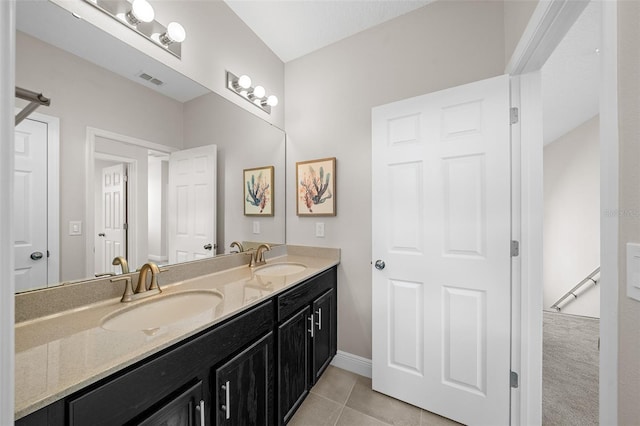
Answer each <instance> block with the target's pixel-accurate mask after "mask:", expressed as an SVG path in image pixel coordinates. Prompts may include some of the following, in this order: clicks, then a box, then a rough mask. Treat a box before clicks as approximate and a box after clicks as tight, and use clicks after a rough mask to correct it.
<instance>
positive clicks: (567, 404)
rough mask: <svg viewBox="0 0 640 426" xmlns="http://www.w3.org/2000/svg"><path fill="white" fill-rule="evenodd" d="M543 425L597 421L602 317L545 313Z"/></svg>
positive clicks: (585, 424) (583, 425)
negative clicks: (599, 342)
mask: <svg viewBox="0 0 640 426" xmlns="http://www.w3.org/2000/svg"><path fill="white" fill-rule="evenodd" d="M543 318H544V326H543V355H542V424H543V425H545V426H556V425H557V426H572V425H576V426H588V425H597V424H598V371H599V369H598V363H599V353H598V337H599V333H600V332H599V328H600V320H599V319H597V318H586V317H579V316H573V315H566V314H561V313H554V312H544V314H543Z"/></svg>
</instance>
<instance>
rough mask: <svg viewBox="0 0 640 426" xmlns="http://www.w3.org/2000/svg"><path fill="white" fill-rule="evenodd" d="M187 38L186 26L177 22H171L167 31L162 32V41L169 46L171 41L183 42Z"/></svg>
mask: <svg viewBox="0 0 640 426" xmlns="http://www.w3.org/2000/svg"><path fill="white" fill-rule="evenodd" d="M185 38H187V33H186V31H185V30H184V27H183V26H182V25H180V24H179V23H177V22H169V25H167V31H165V32H164V33H162V34H160V43H162V44H164V45H165V46H168V45H170V44H171V43H182V42H183V41H184V39H185Z"/></svg>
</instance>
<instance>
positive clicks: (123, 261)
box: [111, 256, 129, 274]
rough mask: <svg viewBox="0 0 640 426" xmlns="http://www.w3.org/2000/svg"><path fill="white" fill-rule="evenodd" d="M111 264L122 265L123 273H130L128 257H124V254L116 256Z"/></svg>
mask: <svg viewBox="0 0 640 426" xmlns="http://www.w3.org/2000/svg"><path fill="white" fill-rule="evenodd" d="M111 264H112V265H113V266H117V265H120V266H121V267H122V273H123V274H128V273H129V264H128V263H127V259H125V258H124V257H122V256H118V257H115V258H114V259H113V262H111Z"/></svg>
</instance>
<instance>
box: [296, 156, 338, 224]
mask: <svg viewBox="0 0 640 426" xmlns="http://www.w3.org/2000/svg"><path fill="white" fill-rule="evenodd" d="M296 185H297V192H296V194H297V198H296V212H297V214H298V216H335V215H336V159H335V157H333V158H323V159H320V160H311V161H301V162H298V163H296Z"/></svg>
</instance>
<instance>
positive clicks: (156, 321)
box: [100, 290, 223, 331]
mask: <svg viewBox="0 0 640 426" xmlns="http://www.w3.org/2000/svg"><path fill="white" fill-rule="evenodd" d="M222 299H223V296H222V295H221V294H219V293H217V292H214V291H207V290H193V291H183V292H180V293H174V294H168V295H166V296H163V295H160V296H152V297H151V298H150V299H149V300H148V301H144V302H142V303H139V304H137V305H135V306H129V307H126V308H122V309H120V310H118V311H116V312H114V313H112V314H109V315H107V316H105V317H104V318H103V319H102V321H101V323H100V326H101V327H102V328H104V329H105V330H112V331H131V330H150V329H154V328H159V327H162V326H165V325H170V324H173V323H175V322H178V321H181V320H184V319H187V318H190V317H193V316H196V315H199V314H201V313H203V312H205V311H208V310H213V309H215V308H216V306H218V304H219V303H220V302H222Z"/></svg>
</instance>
